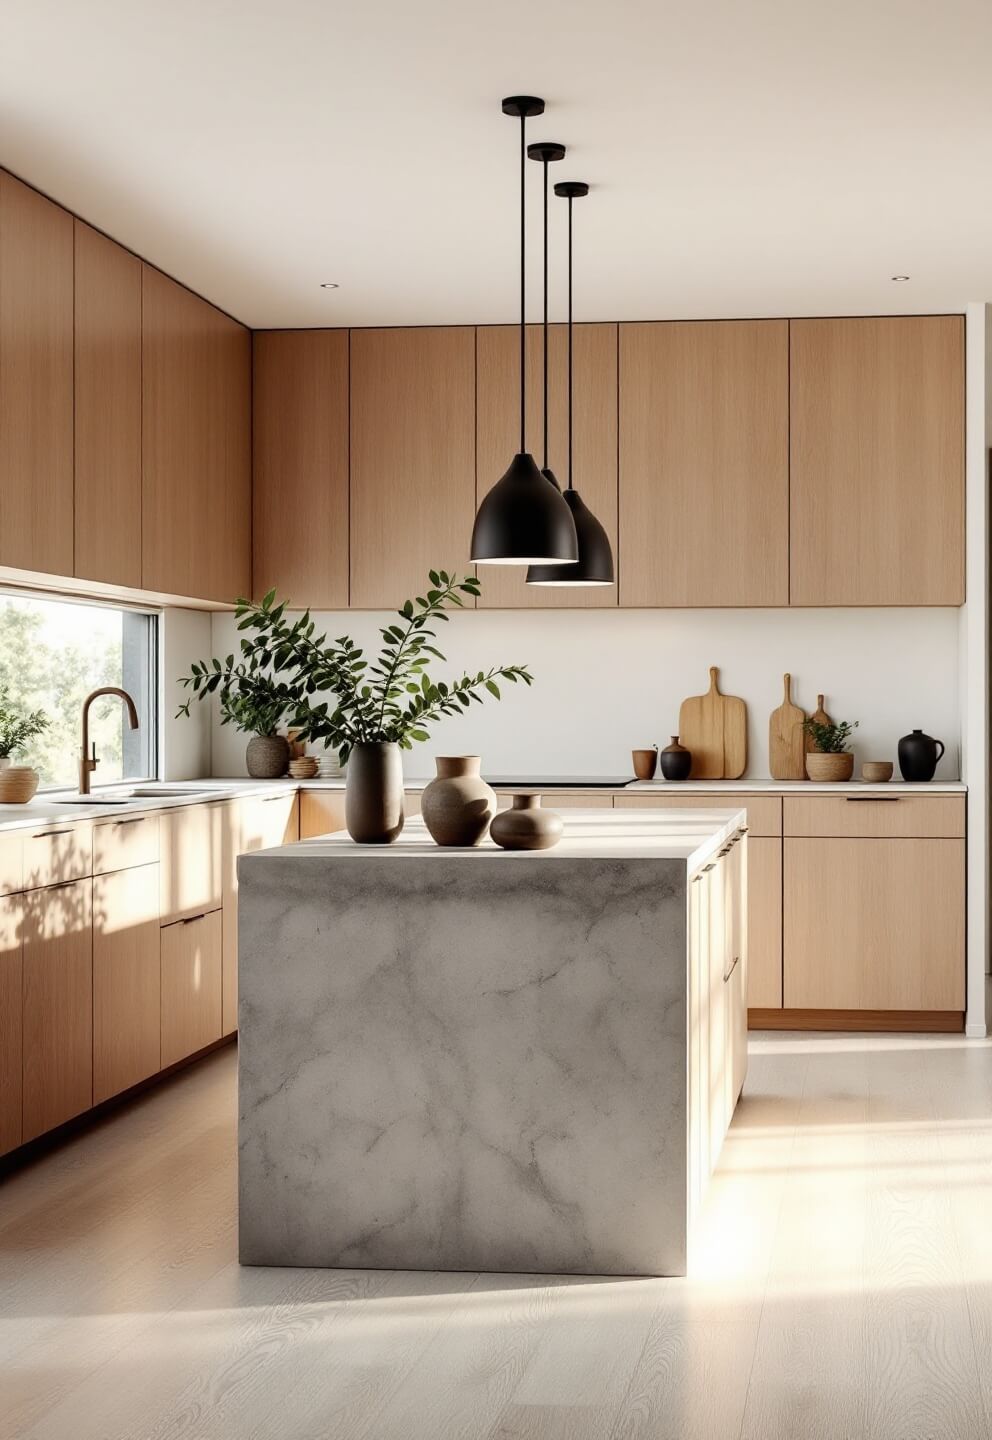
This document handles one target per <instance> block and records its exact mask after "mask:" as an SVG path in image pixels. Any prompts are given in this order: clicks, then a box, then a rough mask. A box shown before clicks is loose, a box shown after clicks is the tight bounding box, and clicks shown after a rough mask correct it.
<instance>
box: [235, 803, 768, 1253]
mask: <svg viewBox="0 0 992 1440" xmlns="http://www.w3.org/2000/svg"><path fill="white" fill-rule="evenodd" d="M746 849H747V844H746V829H745V817H744V814H743V812H739V811H733V810H728V811H725V812H722V811H713V810H708V811H689V810H683V811H678V812H662V811H649V810H639V811H636V812H629V811H605V812H604V811H573V812H570V813H567V814H566V816H565V834H564V838H563V840H562V841H561V843H560V844H559V845H558V846H557V847H556V848H555V849H553V850H549V851H544V852H529V853H523V852H507V851H502V850H499V849H498V848H497V847H495V846H494V845H492V843H491V842H488V841H487V842H486V843H485V844H484V845H482V846H480V847H479V848H478V849H475V850H442V849H438V848H437V847H436V846H435V845H434V844H433V843H432V841H431V840H430V838H429V836H428V835H427V832H426V830H425V829H424V828H423V825H422V823H421V822H420V821H419V820H418V819H415V820H412V821H409V822H408V823H407V827H406V829H405V831H404V833H403V836H402V838H401V840H400V841H399V843H397V844H395V845H393V846H385V847H381V848H378V847H359V846H356V845H354V844H353V843H352V842H351V841H350V840H349V839H348V837H347V836H346V835H335V836H330V837H327V838H324V839H320V840H315V841H310V842H307V843H301V844H295V845H288V846H284V847H282V848H280V849H277V850H267V851H260V852H258V853H255V854H250V855H243V856H242V857H241V858H240V860H239V862H238V871H239V881H240V900H239V936H240V940H239V946H240V950H239V965H240V1014H239V1028H240V1067H239V1089H240V1094H239V1101H240V1104H239V1150H240V1182H239V1184H240V1255H241V1260H242V1262H243V1263H245V1264H249V1265H305V1266H348V1267H367V1268H389V1269H414V1270H420V1269H423V1270H488V1271H505V1272H521V1271H533V1272H540V1273H566V1272H568V1273H577V1274H614V1275H681V1274H684V1273H685V1270H686V1263H687V1248H688V1245H689V1237H690V1232H691V1227H692V1221H693V1217H694V1214H695V1212H696V1210H697V1208H698V1205H699V1202H700V1200H701V1198H702V1194H703V1192H704V1190H705V1188H706V1183H707V1181H708V1178H709V1175H710V1172H711V1170H712V1168H713V1166H714V1164H715V1163H716V1159H717V1157H718V1155H719V1152H720V1146H721V1144H722V1141H723V1137H724V1134H725V1132H726V1128H727V1125H728V1124H729V1121H730V1117H731V1115H732V1113H733V1109H734V1106H735V1105H736V1103H737V1099H738V1096H739V1094H740V1090H741V1086H742V1084H743V1079H744V1072H745V1069H746V1064H747V1060H746V1053H747V1047H746V1010H745V969H746V956H745V953H744V947H745V937H746V933H747V925H746V914H745V904H746V901H745V896H746V883H745V880H746V863H747V861H746Z"/></svg>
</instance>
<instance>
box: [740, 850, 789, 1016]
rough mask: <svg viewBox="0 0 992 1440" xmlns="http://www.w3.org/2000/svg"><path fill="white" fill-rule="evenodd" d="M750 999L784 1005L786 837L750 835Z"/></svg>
mask: <svg viewBox="0 0 992 1440" xmlns="http://www.w3.org/2000/svg"><path fill="white" fill-rule="evenodd" d="M746 991H747V1003H748V1006H749V1007H750V1008H751V1009H753V1010H781V1008H782V841H781V840H779V839H767V838H765V837H762V836H755V835H748V837H747V986H746Z"/></svg>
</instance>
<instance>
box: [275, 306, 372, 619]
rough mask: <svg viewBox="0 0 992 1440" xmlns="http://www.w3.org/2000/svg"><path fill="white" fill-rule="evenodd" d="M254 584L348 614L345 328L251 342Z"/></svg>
mask: <svg viewBox="0 0 992 1440" xmlns="http://www.w3.org/2000/svg"><path fill="white" fill-rule="evenodd" d="M252 364H253V386H252V433H253V445H252V471H253V484H252V513H253V517H254V518H253V527H252V537H253V538H252V545H253V565H252V585H253V589H254V594H255V598H256V599H261V597H262V596H263V595H265V594H266V593H267V592H268V591H269V590H271V589H276V590H278V592H279V595H280V597H283V598H288V599H290V600H292V602H293V603H294V605H296V606H297V607H298V608H300V609H303V608H304V607H309V608H310V609H314V610H345V609H347V607H348V487H349V472H348V459H349V456H348V331H347V330H261V331H256V333H255V334H254V336H253V337H252Z"/></svg>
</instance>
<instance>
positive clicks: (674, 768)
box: [661, 735, 692, 780]
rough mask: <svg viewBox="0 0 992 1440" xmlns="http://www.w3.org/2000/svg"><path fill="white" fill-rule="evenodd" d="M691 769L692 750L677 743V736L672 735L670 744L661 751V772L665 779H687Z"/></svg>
mask: <svg viewBox="0 0 992 1440" xmlns="http://www.w3.org/2000/svg"><path fill="white" fill-rule="evenodd" d="M691 770H692V751H691V750H687V749H686V748H685V746H684V745H680V744H679V737H678V736H677V735H673V736H672V743H671V745H666V746H665V748H664V750H662V752H661V773H662V775H664V777H665V779H666V780H688V778H689V772H690V771H691Z"/></svg>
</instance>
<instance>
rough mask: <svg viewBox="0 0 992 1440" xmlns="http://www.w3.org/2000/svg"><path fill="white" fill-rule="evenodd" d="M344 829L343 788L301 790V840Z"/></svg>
mask: <svg viewBox="0 0 992 1440" xmlns="http://www.w3.org/2000/svg"><path fill="white" fill-rule="evenodd" d="M404 803H405V802H404ZM343 829H344V791H343V790H301V791H300V839H301V840H313V839H314V838H315V836H317V835H333V834H334V832H335V830H343Z"/></svg>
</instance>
